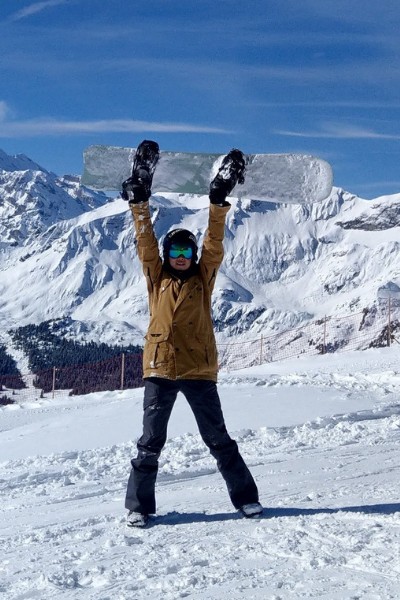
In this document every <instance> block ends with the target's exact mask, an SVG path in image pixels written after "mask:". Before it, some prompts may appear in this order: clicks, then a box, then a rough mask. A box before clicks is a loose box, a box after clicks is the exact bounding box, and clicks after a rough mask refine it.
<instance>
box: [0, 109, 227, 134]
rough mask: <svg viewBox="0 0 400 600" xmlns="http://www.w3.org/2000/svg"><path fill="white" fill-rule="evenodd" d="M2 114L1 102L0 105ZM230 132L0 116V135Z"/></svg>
mask: <svg viewBox="0 0 400 600" xmlns="http://www.w3.org/2000/svg"><path fill="white" fill-rule="evenodd" d="M0 116H1V104H0ZM132 132H133V133H137V132H158V133H162V132H164V133H165V132H168V133H171V132H173V133H222V134H228V133H232V132H231V131H228V130H226V129H222V128H218V127H208V126H203V125H193V124H190V123H159V122H154V121H138V120H134V119H114V120H113V119H109V120H106V119H104V120H97V121H65V120H57V119H53V118H42V119H29V120H26V121H10V120H9V121H6V120H4V119H3V120H1V119H0V138H10V137H40V136H45V135H69V134H85V133H132Z"/></svg>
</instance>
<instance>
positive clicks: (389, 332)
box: [387, 296, 392, 347]
mask: <svg viewBox="0 0 400 600" xmlns="http://www.w3.org/2000/svg"><path fill="white" fill-rule="evenodd" d="M391 331H392V298H391V296H389V306H388V335H387V342H388V346H389V347H390V346H391V343H392V340H391Z"/></svg>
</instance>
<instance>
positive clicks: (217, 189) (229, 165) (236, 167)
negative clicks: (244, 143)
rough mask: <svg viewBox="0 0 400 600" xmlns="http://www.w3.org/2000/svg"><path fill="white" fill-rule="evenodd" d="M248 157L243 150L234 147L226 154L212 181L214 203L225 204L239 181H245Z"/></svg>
mask: <svg viewBox="0 0 400 600" xmlns="http://www.w3.org/2000/svg"><path fill="white" fill-rule="evenodd" d="M245 170H246V159H245V156H244V154H243V152H241V150H237V149H236V148H233V149H232V150H231V151H230V152H229V153H228V154H227V155H226V156H224V158H223V160H222V163H221V166H220V168H219V169H218V173H217V174H216V176H215V177H214V179H213V180H212V182H211V183H210V201H211V203H212V204H219V205H221V206H224V205H226V204H227V202H226V201H225V198H226V197H227V196H228V194H230V193H231V191H232V190H233V188H234V187H235V185H236V184H237V183H244V173H245Z"/></svg>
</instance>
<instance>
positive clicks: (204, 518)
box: [153, 503, 400, 525]
mask: <svg viewBox="0 0 400 600" xmlns="http://www.w3.org/2000/svg"><path fill="white" fill-rule="evenodd" d="M398 512H400V503H393V504H371V505H365V506H343V507H340V508H296V507H280V508H264V513H263V514H262V515H260V516H258V517H255V518H253V519H245V518H244V517H243V516H242V515H241V514H240V513H235V512H230V513H215V514H206V513H201V512H198V513H197V512H189V513H179V512H170V513H167V514H165V515H160V516H157V517H155V519H154V521H153V522H155V523H157V525H188V524H191V523H217V522H222V521H237V520H239V519H240V520H245V521H255V522H258V521H262V520H264V519H277V518H284V517H308V516H314V515H333V514H340V513H362V514H366V515H372V514H375V515H393V514H395V513H398Z"/></svg>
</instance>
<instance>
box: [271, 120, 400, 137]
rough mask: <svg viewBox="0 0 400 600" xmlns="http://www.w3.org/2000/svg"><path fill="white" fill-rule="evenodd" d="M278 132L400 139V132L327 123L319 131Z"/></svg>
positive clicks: (320, 135) (277, 131)
mask: <svg viewBox="0 0 400 600" xmlns="http://www.w3.org/2000/svg"><path fill="white" fill-rule="evenodd" d="M275 133H276V134H278V135H284V136H288V137H301V138H334V139H369V140H399V139H400V133H381V132H378V131H373V130H372V129H368V128H364V127H357V126H356V125H341V124H335V123H327V124H325V125H323V126H322V128H321V129H320V130H319V131H290V130H276V131H275Z"/></svg>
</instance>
